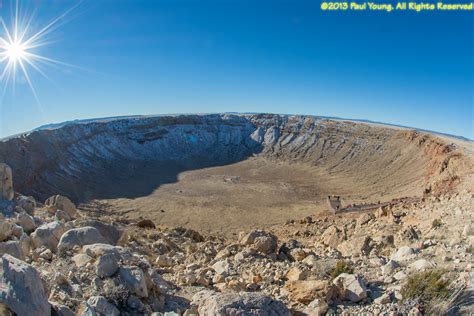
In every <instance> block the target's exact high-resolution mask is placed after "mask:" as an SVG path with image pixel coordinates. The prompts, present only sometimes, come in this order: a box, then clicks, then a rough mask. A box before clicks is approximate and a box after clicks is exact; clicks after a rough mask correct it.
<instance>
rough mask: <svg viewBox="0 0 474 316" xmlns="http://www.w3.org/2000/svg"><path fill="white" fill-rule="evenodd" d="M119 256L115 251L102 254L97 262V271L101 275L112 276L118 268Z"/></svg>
mask: <svg viewBox="0 0 474 316" xmlns="http://www.w3.org/2000/svg"><path fill="white" fill-rule="evenodd" d="M117 260H118V258H117V256H115V255H114V254H113V253H108V254H105V255H102V256H100V257H99V258H98V259H97V261H96V262H95V268H96V273H97V275H98V276H100V277H102V278H103V277H111V276H112V275H114V274H115V272H117V270H118V262H117Z"/></svg>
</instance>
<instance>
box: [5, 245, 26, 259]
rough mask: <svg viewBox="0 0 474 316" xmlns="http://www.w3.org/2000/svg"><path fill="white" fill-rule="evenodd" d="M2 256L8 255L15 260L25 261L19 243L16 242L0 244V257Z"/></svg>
mask: <svg viewBox="0 0 474 316" xmlns="http://www.w3.org/2000/svg"><path fill="white" fill-rule="evenodd" d="M4 254H9V255H11V256H13V257H15V258H17V259H20V260H25V254H24V253H23V249H22V247H21V244H20V242H19V241H17V240H9V241H5V242H0V256H2V255H4Z"/></svg>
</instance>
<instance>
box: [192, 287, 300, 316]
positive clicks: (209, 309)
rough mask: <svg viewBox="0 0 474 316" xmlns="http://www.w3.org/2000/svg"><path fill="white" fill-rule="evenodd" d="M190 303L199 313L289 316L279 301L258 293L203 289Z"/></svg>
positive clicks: (288, 312) (238, 315) (234, 315)
mask: <svg viewBox="0 0 474 316" xmlns="http://www.w3.org/2000/svg"><path fill="white" fill-rule="evenodd" d="M192 305H194V306H197V307H198V313H199V315H216V316H217V315H222V316H224V315H233V316H245V315H252V316H269V315H279V316H290V315H291V313H290V311H289V310H288V308H287V307H286V306H285V304H283V303H282V302H280V301H277V300H274V299H273V298H271V297H270V296H266V295H264V294H260V293H252V292H241V293H216V292H213V291H209V290H204V291H201V292H198V293H196V294H195V295H194V296H193V301H192Z"/></svg>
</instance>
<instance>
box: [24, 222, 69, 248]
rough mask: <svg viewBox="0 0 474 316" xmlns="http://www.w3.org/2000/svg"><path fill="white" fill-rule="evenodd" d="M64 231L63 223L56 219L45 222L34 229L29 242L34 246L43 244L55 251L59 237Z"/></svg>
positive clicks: (37, 246)
mask: <svg viewBox="0 0 474 316" xmlns="http://www.w3.org/2000/svg"><path fill="white" fill-rule="evenodd" d="M64 231H65V229H64V225H63V224H62V223H60V222H58V221H54V222H51V223H47V224H44V225H41V226H40V227H38V228H36V230H35V231H34V232H33V233H31V235H30V237H31V242H32V243H33V246H34V247H35V248H39V247H42V246H44V247H46V248H48V249H49V250H51V251H53V252H56V251H57V247H58V243H59V239H60V238H61V236H62V235H63V234H64Z"/></svg>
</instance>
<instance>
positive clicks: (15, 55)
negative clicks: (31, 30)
mask: <svg viewBox="0 0 474 316" xmlns="http://www.w3.org/2000/svg"><path fill="white" fill-rule="evenodd" d="M4 49H5V55H6V56H7V57H8V60H9V62H12V63H17V62H19V61H21V60H22V59H25V58H27V51H26V50H27V47H26V46H25V45H24V43H21V42H18V41H17V42H12V43H6V44H5V48H4Z"/></svg>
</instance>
